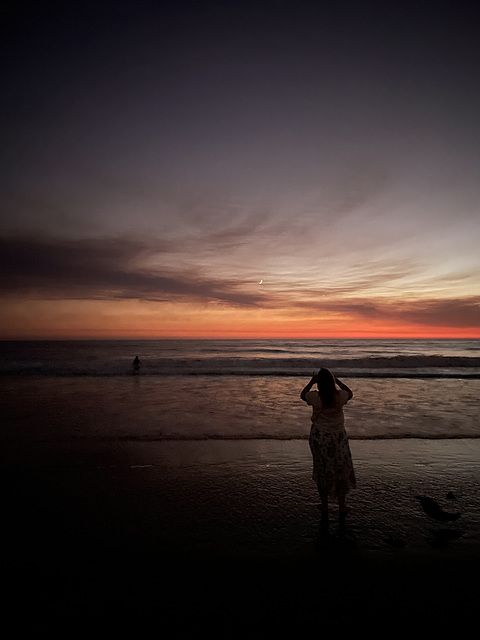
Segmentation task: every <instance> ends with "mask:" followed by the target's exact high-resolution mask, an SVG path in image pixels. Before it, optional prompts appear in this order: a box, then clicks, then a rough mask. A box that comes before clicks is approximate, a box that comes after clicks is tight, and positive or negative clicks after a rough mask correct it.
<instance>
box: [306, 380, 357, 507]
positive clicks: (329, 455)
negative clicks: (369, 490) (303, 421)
mask: <svg viewBox="0 0 480 640" xmlns="http://www.w3.org/2000/svg"><path fill="white" fill-rule="evenodd" d="M305 398H306V401H307V403H308V404H309V405H311V406H312V407H313V413H312V427H311V430H310V438H309V443H310V450H311V452H312V456H313V480H314V481H315V483H316V485H317V487H318V491H319V493H320V494H321V495H328V496H331V497H338V496H345V495H346V494H347V493H348V492H349V491H350V489H354V488H355V487H356V480H355V471H354V469H353V463H352V454H351V452H350V445H349V443H348V437H347V433H346V431H345V426H344V423H345V419H344V415H343V405H344V404H346V403H347V402H348V399H349V394H348V392H347V391H344V390H341V391H337V392H336V393H335V402H334V406H333V407H329V408H326V409H324V408H323V407H322V400H321V398H320V394H319V393H318V391H309V392H307V393H306V395H305Z"/></svg>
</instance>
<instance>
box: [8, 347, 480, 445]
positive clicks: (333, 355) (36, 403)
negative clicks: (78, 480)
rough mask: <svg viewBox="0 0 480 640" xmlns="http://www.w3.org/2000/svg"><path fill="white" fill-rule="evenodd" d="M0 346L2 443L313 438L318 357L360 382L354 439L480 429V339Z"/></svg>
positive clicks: (473, 433)
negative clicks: (310, 389) (307, 389)
mask: <svg viewBox="0 0 480 640" xmlns="http://www.w3.org/2000/svg"><path fill="white" fill-rule="evenodd" d="M0 354H1V358H0V375H1V377H2V387H3V391H4V393H3V394H2V401H1V412H2V413H1V415H2V425H3V426H2V430H1V436H0V437H1V438H2V440H4V441H10V442H11V441H15V440H19V441H52V442H55V441H68V440H89V439H91V440H105V441H115V440H123V441H127V440H132V441H147V442H148V441H163V440H206V439H225V440H249V439H276V440H293V439H306V438H307V437H308V432H309V424H310V408H309V407H307V406H306V405H305V404H304V403H303V402H302V401H301V400H300V398H299V394H300V391H301V389H302V388H303V386H304V385H305V384H306V383H307V381H308V380H309V378H310V376H311V374H312V372H313V371H314V370H318V368H319V367H321V366H324V367H327V368H329V369H331V370H332V371H333V372H334V373H335V374H336V375H337V376H338V377H339V378H341V379H343V380H344V381H345V382H346V383H347V384H348V385H349V386H350V387H351V389H352V390H353V392H354V398H353V400H352V401H351V402H350V403H349V404H348V406H347V408H346V426H347V431H348V434H349V437H350V439H387V438H429V439H443V438H478V437H479V435H480V420H479V415H480V411H479V409H480V400H479V398H480V340H473V339H442V340H437V339H435V340H434V339H430V340H424V339H416V340H407V339H396V340H394V339H390V340H371V339H364V340H359V339H355V340H353V339H341V340H340V339H335V340H334V339H331V340H321V339H318V340H313V339H308V340H302V339H296V340H292V339H288V340H281V339H272V340H267V339H261V340H260V339H245V340H220V339H218V340H173V339H172V340H88V341H84V340H75V341H73V340H72V341H63V340H58V341H3V342H0ZM137 355H138V357H139V358H140V361H141V367H140V371H139V373H138V375H134V372H133V369H132V363H133V359H134V358H135V356H137Z"/></svg>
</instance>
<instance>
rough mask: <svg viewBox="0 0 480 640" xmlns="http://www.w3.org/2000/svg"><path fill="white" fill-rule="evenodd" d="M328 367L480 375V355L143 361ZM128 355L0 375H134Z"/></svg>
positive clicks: (165, 365) (299, 373) (256, 372)
mask: <svg viewBox="0 0 480 640" xmlns="http://www.w3.org/2000/svg"><path fill="white" fill-rule="evenodd" d="M320 367H325V368H328V369H330V370H332V371H333V372H334V373H336V374H337V375H339V376H342V375H343V376H348V377H354V378H372V377H375V378H392V377H415V378H416V377H422V378H427V377H440V378H448V377H466V378H478V377H480V357H478V356H472V357H466V356H441V355H421V356H418V355H415V356H408V355H406V356H403V355H395V356H382V357H380V356H375V357H358V358H324V359H320V358H313V357H292V358H278V357H275V358H268V357H254V358H245V357H239V358H236V357H204V358H198V357H192V358H185V357H182V358H179V357H177V358H151V359H147V360H144V361H143V364H142V368H141V373H140V375H142V376H178V375H180V376H192V375H208V376H213V375H218V376H294V377H305V376H309V375H311V373H312V371H316V370H318V369H319V368H320ZM131 374H132V369H131V362H130V361H126V360H125V359H112V360H109V361H103V362H102V361H98V360H94V361H92V359H91V358H90V359H87V358H85V359H84V360H83V361H77V362H72V361H68V360H67V361H64V360H61V361H59V360H57V361H54V362H48V361H46V362H35V363H33V362H28V361H18V360H17V361H10V362H4V363H3V364H2V365H0V375H3V376H8V375H21V376H42V377H43V376H53V377H55V376H60V377H64V376H101V377H103V376H123V375H131Z"/></svg>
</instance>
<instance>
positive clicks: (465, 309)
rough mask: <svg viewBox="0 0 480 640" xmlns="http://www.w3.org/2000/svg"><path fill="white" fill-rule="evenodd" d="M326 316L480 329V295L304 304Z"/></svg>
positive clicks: (329, 301) (331, 301)
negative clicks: (346, 316)
mask: <svg viewBox="0 0 480 640" xmlns="http://www.w3.org/2000/svg"><path fill="white" fill-rule="evenodd" d="M301 306H302V307H304V308H306V307H310V308H313V309H315V310H318V311H324V312H327V313H342V314H347V315H353V316H356V317H357V318H359V319H362V320H379V321H382V320H383V321H385V322H392V321H394V322H396V323H406V324H418V325H425V326H429V327H457V328H472V327H480V296H472V297H465V298H449V299H444V300H433V299H426V300H423V299H420V300H415V301H412V302H403V301H402V300H401V299H400V300H394V299H389V300H385V301H381V302H376V301H375V300H368V299H367V300H360V299H358V300H351V299H349V300H327V301H318V302H307V303H302V305H301Z"/></svg>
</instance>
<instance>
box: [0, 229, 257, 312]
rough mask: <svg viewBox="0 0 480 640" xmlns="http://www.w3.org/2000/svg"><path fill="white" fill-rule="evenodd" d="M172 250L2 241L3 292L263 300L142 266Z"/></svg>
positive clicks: (93, 242) (226, 285)
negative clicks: (148, 260)
mask: <svg viewBox="0 0 480 640" xmlns="http://www.w3.org/2000/svg"><path fill="white" fill-rule="evenodd" d="M170 249H171V247H170V246H169V245H167V244H164V243H161V242H151V243H148V242H141V241H134V240H129V239H125V238H119V239H110V238H105V239H83V240H65V239H63V240H59V239H46V238H41V239H38V238H18V237H10V238H5V237H4V238H0V272H1V273H2V274H3V277H2V279H1V284H0V291H1V292H2V293H3V295H7V296H21V297H26V296H27V297H28V296H32V297H38V298H44V299H106V300H115V299H122V298H125V299H127V298H138V299H142V300H153V301H166V300H179V299H183V300H196V301H209V300H213V301H217V302H220V303H225V304H229V305H233V306H237V305H238V306H256V305H258V304H259V302H260V296H258V295H254V294H252V295H249V294H245V293H242V292H241V291H238V290H236V289H237V287H238V285H239V283H238V282H235V281H231V280H230V281H226V282H225V281H219V280H213V279H207V278H202V276H201V275H200V274H198V273H197V274H194V273H192V272H182V273H180V274H179V273H172V272H169V271H167V270H165V271H161V270H159V271H156V270H154V269H152V268H145V267H144V266H143V267H142V264H143V263H144V262H145V261H146V260H147V259H149V258H152V257H154V256H156V255H158V254H161V253H166V252H168V251H169V250H170Z"/></svg>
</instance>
